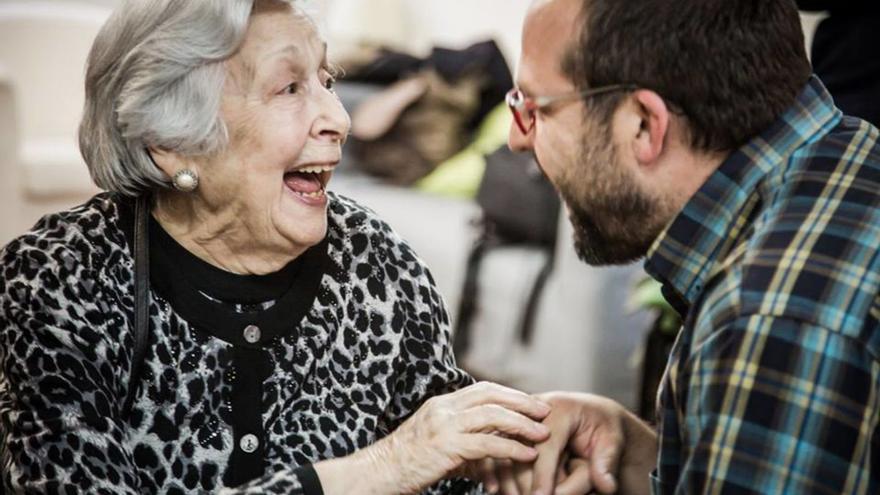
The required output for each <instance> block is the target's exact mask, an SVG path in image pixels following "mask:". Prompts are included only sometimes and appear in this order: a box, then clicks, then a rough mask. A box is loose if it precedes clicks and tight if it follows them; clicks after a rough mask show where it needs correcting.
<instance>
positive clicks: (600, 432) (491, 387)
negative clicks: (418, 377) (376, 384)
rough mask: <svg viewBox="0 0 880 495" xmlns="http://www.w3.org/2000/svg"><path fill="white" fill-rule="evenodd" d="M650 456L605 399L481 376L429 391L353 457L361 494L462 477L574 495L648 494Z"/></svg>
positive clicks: (647, 442)
mask: <svg viewBox="0 0 880 495" xmlns="http://www.w3.org/2000/svg"><path fill="white" fill-rule="evenodd" d="M655 459H656V435H655V434H654V432H653V431H652V430H651V428H650V427H648V426H647V425H645V424H644V423H642V422H641V421H640V420H638V419H637V418H636V417H635V416H633V415H632V414H631V413H629V412H628V411H627V410H626V409H625V408H624V407H623V406H621V405H620V404H618V403H616V402H614V401H612V400H610V399H606V398H602V397H598V396H594V395H590V394H574V393H550V394H543V395H540V396H531V395H528V394H525V393H523V392H519V391H516V390H512V389H509V388H506V387H502V386H500V385H496V384H492V383H485V382H484V383H477V384H475V385H471V386H470V387H466V388H464V389H461V390H458V391H456V392H453V393H450V394H446V395H440V396H435V397H432V398H431V399H429V400H428V401H426V402H425V403H424V404H423V405H422V407H420V408H419V409H418V410H417V411H416V412H415V413H414V414H413V415H412V416H411V417H410V418H408V419H407V420H406V421H405V422H404V423H403V424H401V425H400V426H399V427H398V428H397V429H396V430H395V431H394V432H393V433H392V434H390V435H388V436H387V437H385V438H383V439H382V440H380V441H379V442H377V443H375V444H373V445H372V446H370V447H369V448H367V449H363V450H362V451H360V452H359V454H358V455H357V456H356V458H355V459H354V460H355V465H356V466H360V469H358V471H357V472H364V473H368V475H367V477H366V478H361V479H362V482H361V485H360V486H358V490H357V491H358V492H363V493H383V494H388V493H397V494H409V493H419V492H420V491H421V490H423V489H424V488H426V487H428V486H430V485H431V484H433V483H434V482H435V481H436V480H438V479H443V478H450V477H466V478H470V479H473V480H476V481H482V482H483V483H484V486H485V487H486V488H487V489H488V490H489V491H491V492H493V493H501V494H504V495H521V494H528V495H535V494H540V495H553V494H556V495H566V494H578V495H583V494H586V493H592V492H598V493H628V494H629V493H637V494H638V493H648V490H649V485H648V479H649V477H648V474H649V473H650V470H651V468H652V466H653V464H654V462H655ZM340 470H344V471H345V472H347V473H348V474H351V473H353V472H355V471H352V470H351V469H349V468H348V467H345V468H344V469H342V468H340ZM320 472H321V471H320V470H319V473H320ZM328 474H330V473H328ZM329 477H330V476H328V478H329ZM323 478H324V477H322V479H323ZM336 479H339V477H336ZM368 485H369V486H368ZM331 492H332V490H331ZM345 492H346V493H353V492H352V491H351V490H350V489H349V490H345Z"/></svg>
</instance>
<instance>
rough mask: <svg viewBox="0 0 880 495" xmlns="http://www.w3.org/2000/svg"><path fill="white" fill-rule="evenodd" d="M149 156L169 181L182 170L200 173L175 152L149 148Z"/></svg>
mask: <svg viewBox="0 0 880 495" xmlns="http://www.w3.org/2000/svg"><path fill="white" fill-rule="evenodd" d="M147 154H148V155H150V159H152V160H153V163H154V164H155V165H156V166H157V167H159V170H161V171H162V172H165V175H167V176H168V180H171V178H172V177H174V174H176V173H177V172H180V171H181V170H185V169H189V170H192V171H194V172H198V171H197V170H195V166H194V164H192V163H189V161H187V160H184V159H183V158H181V156H180V155H178V154H177V153H175V152H173V151H168V150H163V149H161V148H154V147H149V148H147Z"/></svg>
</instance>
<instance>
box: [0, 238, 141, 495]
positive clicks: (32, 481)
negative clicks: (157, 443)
mask: <svg viewBox="0 0 880 495" xmlns="http://www.w3.org/2000/svg"><path fill="white" fill-rule="evenodd" d="M3 255H4V259H3V263H2V265H0V269H2V277H0V446H2V447H0V473H2V475H3V476H2V484H3V485H4V486H5V487H6V489H7V490H8V492H9V493H21V492H27V493H72V492H76V493H86V492H89V493H95V492H104V493H132V494H133V493H136V492H137V488H138V480H137V475H136V471H135V469H134V456H133V453H132V452H131V450H129V449H128V448H127V447H126V444H125V437H126V431H125V427H124V426H123V423H122V421H121V420H120V418H119V413H118V404H120V403H121V402H122V401H121V400H119V395H120V381H121V380H120V378H119V377H120V375H122V373H120V371H119V369H120V368H119V367H118V364H119V362H118V357H117V355H116V349H118V346H114V345H113V344H112V343H110V342H109V341H108V339H107V338H106V336H105V334H103V333H102V332H101V331H100V330H101V324H102V323H106V322H102V321H101V312H100V308H99V307H98V305H97V304H98V303H96V300H99V299H100V297H97V294H98V292H97V291H98V290H99V289H98V288H97V287H96V284H95V279H94V278H93V277H91V276H90V275H88V274H86V273H85V272H84V271H78V272H77V275H78V276H77V277H73V276H72V277H71V278H70V280H62V279H61V276H60V275H59V269H58V266H59V264H58V263H59V261H60V260H56V259H54V258H51V257H50V255H47V254H45V253H42V252H40V251H36V250H23V251H20V252H10V251H9V250H6V251H4V252H3ZM51 256H53V257H54V256H58V257H61V258H64V259H72V258H66V257H65V256H66V255H65V253H64V252H63V251H55V252H54V253H52V255H51ZM62 293H63V297H60V296H61V294H62ZM126 368H127V366H126Z"/></svg>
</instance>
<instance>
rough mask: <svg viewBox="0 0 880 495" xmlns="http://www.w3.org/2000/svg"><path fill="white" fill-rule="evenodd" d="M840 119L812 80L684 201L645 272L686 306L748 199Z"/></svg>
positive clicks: (750, 203)
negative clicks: (785, 107) (791, 158)
mask: <svg viewBox="0 0 880 495" xmlns="http://www.w3.org/2000/svg"><path fill="white" fill-rule="evenodd" d="M841 118H842V114H841V112H840V110H838V109H837V108H836V107H835V106H834V101H833V100H832V98H831V95H830V94H829V93H828V91H827V90H826V89H825V86H823V85H822V83H821V82H820V81H819V79H818V78H817V77H815V76H812V77H811V78H810V80H809V81H808V82H807V85H806V87H805V88H804V89H803V91H802V92H801V93H800V95H799V96H798V97H797V99H796V101H795V103H794V104H793V105H792V106H790V107H789V108H788V109H787V110H786V111H785V113H783V115H782V116H781V117H780V118H779V119H778V120H777V121H776V122H774V123H773V125H771V126H770V127H769V128H768V129H767V130H765V131H764V132H762V133H761V134H760V135H758V136H756V137H754V138H752V139H751V140H750V141H749V142H748V143H746V144H745V145H743V146H742V147H741V148H739V149H738V150H736V151H734V152H733V153H732V154H731V155H730V156H728V157H727V159H725V160H724V162H722V164H721V165H720V166H719V167H718V169H717V170H716V171H715V172H714V173H713V174H712V175H711V176H709V179H708V180H707V181H706V182H705V183H704V184H703V185H702V186H701V187H700V189H699V190H698V191H697V193H696V194H694V196H692V197H691V199H690V200H689V201H688V202H687V204H686V205H685V206H684V208H683V209H682V211H681V212H680V213H679V214H678V216H676V217H675V219H673V221H672V222H671V223H670V224H669V225H668V226H667V227H666V229H665V230H664V231H663V233H661V234H660V236H659V237H658V238H657V240H656V241H655V242H654V244H653V246H652V247H651V249H650V250H649V251H648V258H647V261H646V262H645V270H646V271H647V272H648V273H649V274H650V275H651V276H652V277H654V278H655V279H657V280H659V281H660V282H662V283H663V284H665V285H666V286H667V289H671V290H672V291H673V292H674V293H675V295H677V296H679V297H680V298H681V299H682V301H678V302H679V303H680V304H683V305H684V306H686V307H690V306H692V305H693V303H694V301H695V300H696V298H697V297H698V296H699V294H700V293H701V292H702V290H703V287H704V285H705V282H706V280H707V279H708V278H709V275H710V273H711V271H712V267H713V266H714V265H715V263H716V262H717V261H720V260H721V259H722V258H723V257H724V256H725V254H726V251H728V250H729V248H730V247H729V246H727V248H725V241H727V240H729V239H733V238H736V236H737V235H738V234H739V232H740V231H741V230H742V228H743V227H745V225H744V223H745V219H746V218H747V217H748V213H749V211H748V210H750V209H751V208H753V207H754V206H755V201H754V197H755V195H754V194H753V193H754V192H755V191H756V190H757V188H758V186H759V185H760V184H761V183H762V182H764V181H765V179H766V178H767V176H768V175H771V173H773V175H775V174H776V173H778V172H780V169H783V168H784V167H783V166H782V164H783V163H785V162H786V161H787V160H788V157H790V156H791V154H792V153H793V152H794V151H795V150H796V149H798V148H800V147H801V146H803V145H804V144H806V143H809V142H812V141H815V140H816V139H817V138H818V137H820V136H822V135H824V134H826V133H827V132H828V131H830V130H831V129H832V128H833V127H835V126H836V125H837V124H838V123H839V122H840V119H841Z"/></svg>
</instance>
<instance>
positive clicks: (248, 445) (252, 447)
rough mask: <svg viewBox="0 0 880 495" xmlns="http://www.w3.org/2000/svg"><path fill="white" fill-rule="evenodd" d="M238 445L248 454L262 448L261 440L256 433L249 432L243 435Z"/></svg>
mask: <svg viewBox="0 0 880 495" xmlns="http://www.w3.org/2000/svg"><path fill="white" fill-rule="evenodd" d="M238 446H239V447H241V450H243V451H245V452H247V453H248V454H253V453H254V452H256V451H257V449H258V448H260V440H259V439H258V438H257V436H256V435H252V434H250V433H248V434H247V435H245V436H243V437H241V440H239V442H238Z"/></svg>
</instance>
